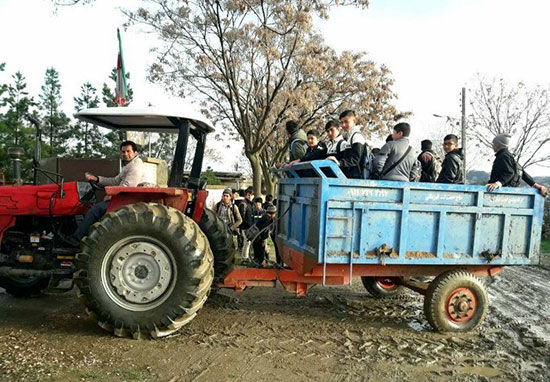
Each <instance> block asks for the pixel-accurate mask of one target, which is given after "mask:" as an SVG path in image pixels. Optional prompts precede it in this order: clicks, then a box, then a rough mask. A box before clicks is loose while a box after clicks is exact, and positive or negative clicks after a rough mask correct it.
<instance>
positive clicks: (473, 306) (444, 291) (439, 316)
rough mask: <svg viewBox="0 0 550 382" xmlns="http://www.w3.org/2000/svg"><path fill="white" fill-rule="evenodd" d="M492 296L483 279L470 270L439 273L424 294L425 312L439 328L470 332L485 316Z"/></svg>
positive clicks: (440, 329) (447, 330) (446, 330)
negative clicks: (489, 297)
mask: <svg viewBox="0 0 550 382" xmlns="http://www.w3.org/2000/svg"><path fill="white" fill-rule="evenodd" d="M488 305H489V300H488V297H487V290H486V289H485V285H484V284H483V281H482V280H481V279H480V278H478V277H476V276H474V275H473V274H471V273H469V272H466V271H447V272H443V273H442V274H440V275H439V276H437V277H436V278H435V279H434V280H433V281H432V282H431V283H430V285H429V287H428V290H427V291H426V295H425V296H424V314H425V315H426V318H427V319H428V322H429V323H430V325H432V327H433V328H434V329H435V330H437V331H438V332H467V331H470V330H474V329H476V328H477V327H479V325H481V323H482V322H483V320H484V319H485V316H486V315H487V307H488Z"/></svg>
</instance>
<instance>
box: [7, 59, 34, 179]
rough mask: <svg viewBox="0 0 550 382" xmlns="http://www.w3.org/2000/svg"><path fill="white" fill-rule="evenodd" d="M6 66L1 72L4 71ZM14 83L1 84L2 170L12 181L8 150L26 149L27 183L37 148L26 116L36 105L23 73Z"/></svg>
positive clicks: (24, 168)
mask: <svg viewBox="0 0 550 382" xmlns="http://www.w3.org/2000/svg"><path fill="white" fill-rule="evenodd" d="M4 67H5V66H4V65H2V66H1V67H0V69H2V70H3V69H4ZM12 81H13V82H12V83H11V84H1V85H0V96H1V98H0V107H3V108H4V110H5V112H4V113H2V114H0V141H1V143H0V171H2V172H3V173H4V175H5V176H6V179H7V181H12V180H13V171H12V167H11V166H12V162H11V159H10V158H9V157H8V148H9V147H15V146H17V147H21V148H23V150H24V152H25V155H24V157H23V163H22V176H23V179H24V180H30V179H31V176H32V175H31V169H32V153H33V147H34V141H33V135H34V134H33V133H34V129H33V128H32V127H29V124H28V123H27V121H26V118H25V116H26V115H27V114H28V113H29V109H30V108H31V107H33V106H35V105H36V104H35V102H34V101H33V99H32V97H29V94H28V92H27V90H26V88H27V83H26V81H25V77H24V76H23V74H21V72H16V73H15V74H14V75H13V76H12Z"/></svg>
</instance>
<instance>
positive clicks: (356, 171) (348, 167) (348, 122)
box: [327, 110, 366, 179]
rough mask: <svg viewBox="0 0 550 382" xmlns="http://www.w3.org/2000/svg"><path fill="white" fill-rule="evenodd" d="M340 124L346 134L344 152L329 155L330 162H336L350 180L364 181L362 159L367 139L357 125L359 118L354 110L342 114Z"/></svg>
mask: <svg viewBox="0 0 550 382" xmlns="http://www.w3.org/2000/svg"><path fill="white" fill-rule="evenodd" d="M340 124H341V125H342V130H343V132H344V139H345V143H344V144H342V146H343V147H342V151H341V152H339V153H337V154H334V155H329V156H328V157H327V159H328V160H332V161H334V162H335V163H336V164H337V165H338V166H340V169H341V170H342V172H343V173H344V175H345V176H346V177H348V178H355V179H362V178H363V177H364V174H363V171H362V168H361V167H362V163H361V162H362V159H363V154H364V148H365V143H366V141H365V137H363V134H362V133H361V126H359V125H357V118H356V117H355V112H354V111H353V110H346V111H344V112H342V113H341V114H340Z"/></svg>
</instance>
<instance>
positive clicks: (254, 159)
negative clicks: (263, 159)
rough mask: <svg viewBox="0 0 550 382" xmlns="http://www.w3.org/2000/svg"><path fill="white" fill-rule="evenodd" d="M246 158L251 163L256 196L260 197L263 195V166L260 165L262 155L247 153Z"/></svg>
mask: <svg viewBox="0 0 550 382" xmlns="http://www.w3.org/2000/svg"><path fill="white" fill-rule="evenodd" d="M246 157H247V158H248V160H249V161H250V167H252V187H253V188H254V196H260V195H261V194H262V166H261V163H260V154H259V153H253V154H248V153H246Z"/></svg>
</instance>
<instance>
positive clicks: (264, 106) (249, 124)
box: [127, 0, 396, 193]
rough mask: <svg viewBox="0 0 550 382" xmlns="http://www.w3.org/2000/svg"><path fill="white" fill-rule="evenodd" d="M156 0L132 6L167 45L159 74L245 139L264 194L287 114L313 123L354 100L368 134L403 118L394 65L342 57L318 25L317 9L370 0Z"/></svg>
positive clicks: (134, 16)
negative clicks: (396, 104)
mask: <svg viewBox="0 0 550 382" xmlns="http://www.w3.org/2000/svg"><path fill="white" fill-rule="evenodd" d="M151 4H152V5H150V6H149V7H147V8H140V9H138V10H136V11H135V12H127V15H128V16H129V19H130V21H131V22H137V23H142V24H145V25H147V26H148V27H150V28H151V29H152V30H153V31H155V32H156V33H157V35H158V37H159V39H160V40H161V42H162V46H161V47H160V48H159V49H157V52H158V53H159V56H158V61H157V62H156V63H155V64H154V65H153V66H152V67H151V72H150V73H151V74H150V77H151V79H152V80H154V81H159V82H162V83H163V84H164V86H165V87H166V88H167V89H168V90H170V91H172V92H173V93H174V94H177V95H178V96H181V97H191V96H193V97H195V98H196V99H200V100H201V102H202V106H203V108H204V110H206V111H207V112H206V114H207V115H208V116H209V117H210V118H212V119H213V120H214V121H215V122H220V123H222V124H223V125H224V126H226V127H227V128H228V130H227V131H228V133H229V136H230V137H231V138H240V139H242V140H243V143H244V152H245V155H246V157H247V158H248V160H249V161H250V165H251V167H252V172H253V180H254V190H255V192H256V193H259V192H260V190H261V180H262V166H263V164H264V166H263V167H264V171H263V173H264V174H265V173H266V171H265V166H267V165H269V163H268V162H269V160H267V159H268V158H265V160H264V161H262V153H263V152H264V150H269V149H266V147H268V146H271V145H273V144H275V145H277V147H278V149H279V150H283V147H284V141H285V139H284V135H282V136H281V132H280V128H281V126H282V124H283V122H284V121H285V120H288V119H297V120H298V121H299V122H300V123H301V125H302V126H309V125H313V124H315V123H319V121H320V120H321V119H322V118H324V117H326V116H327V115H329V114H332V113H334V112H335V111H337V110H340V109H341V108H343V107H348V106H353V107H357V109H358V111H359V110H361V112H360V114H361V115H362V117H363V119H364V120H363V122H364V123H365V124H366V130H367V131H369V132H370V131H373V130H376V129H377V128H381V127H382V126H384V124H385V122H386V121H387V117H390V116H392V115H394V114H396V110H395V109H394V108H393V107H391V105H390V102H391V101H392V100H393V98H394V97H395V95H394V94H393V93H392V92H391V90H390V86H391V84H392V80H391V79H390V78H389V71H388V70H387V68H384V67H381V68H377V67H376V65H375V64H374V63H373V62H372V61H367V60H365V59H364V55H363V54H361V53H359V54H352V53H349V52H345V53H343V54H341V55H339V56H338V55H336V54H335V52H334V51H333V50H332V49H330V48H329V47H326V46H325V44H324V41H323V38H322V37H321V36H319V35H318V34H316V33H315V31H314V30H313V26H312V22H313V17H314V16H315V15H318V16H320V17H322V18H327V15H328V11H329V9H330V8H331V7H332V6H333V5H349V4H354V5H356V6H359V7H363V8H364V7H366V6H367V4H368V2H367V1H366V0H363V1H345V0H343V1H336V0H334V1H331V0H325V1H316V0H309V1H306V0H294V1H292V0H288V1H277V0H264V1H250V2H243V1H235V0H225V1H188V2H185V3H183V4H181V3H179V2H175V1H170V0H155V1H151ZM334 59H336V60H337V62H334V61H333V60H334ZM363 110H365V111H364V112H363ZM263 162H266V163H263ZM264 178H265V177H264ZM264 181H265V179H264Z"/></svg>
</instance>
